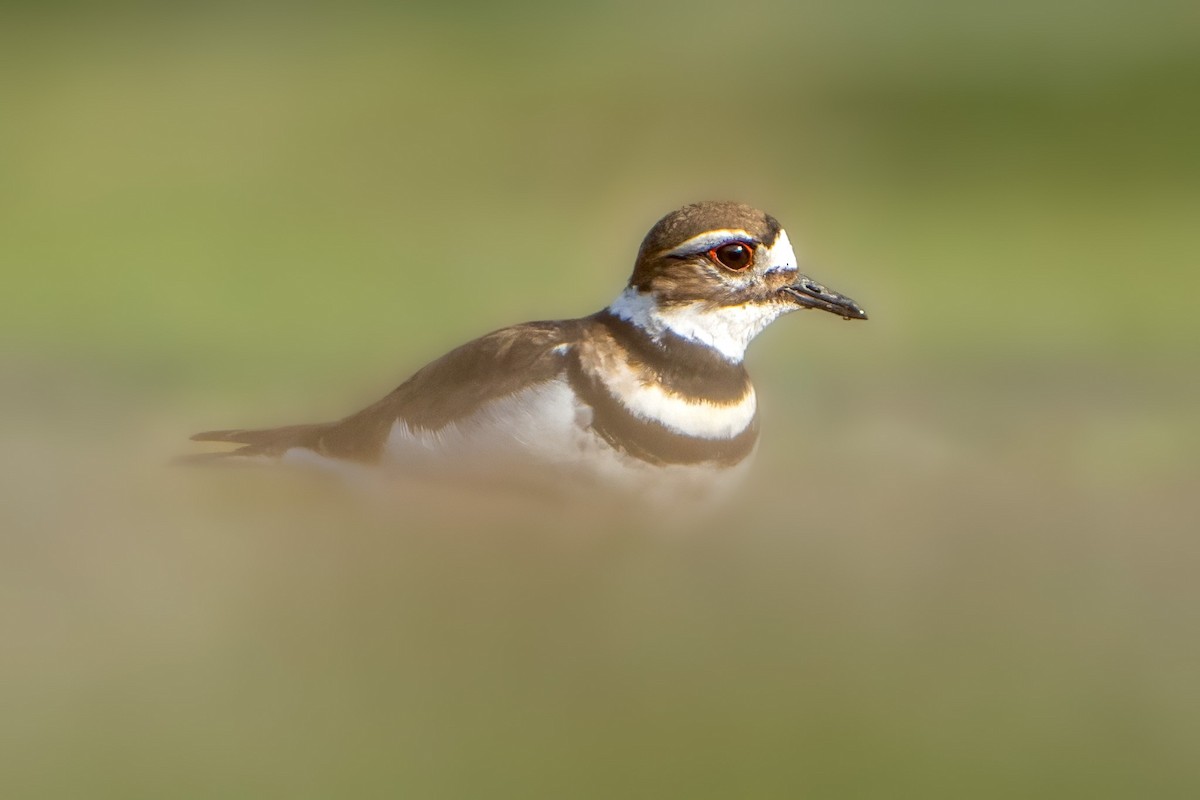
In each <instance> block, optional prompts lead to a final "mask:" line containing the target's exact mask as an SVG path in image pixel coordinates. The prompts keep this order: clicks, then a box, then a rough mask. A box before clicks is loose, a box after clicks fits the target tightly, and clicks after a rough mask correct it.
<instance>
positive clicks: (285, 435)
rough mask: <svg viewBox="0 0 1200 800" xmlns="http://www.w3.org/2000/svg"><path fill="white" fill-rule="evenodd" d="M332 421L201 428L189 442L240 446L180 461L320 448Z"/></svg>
mask: <svg viewBox="0 0 1200 800" xmlns="http://www.w3.org/2000/svg"><path fill="white" fill-rule="evenodd" d="M334 424H336V423H329V422H319V423H315V424H311V425H288V426H286V427H283V428H265V429H261V430H245V429H236V430H229V431H205V432H203V433H197V434H196V435H195V436H193V437H192V441H193V442H230V443H232V444H240V445H241V447H238V448H235V449H233V450H227V451H225V452H221V453H196V454H193V455H189V456H184V457H183V458H181V459H180V461H181V462H183V463H189V464H199V463H207V462H212V461H225V460H227V459H238V460H240V459H243V458H262V457H266V458H279V457H280V456H282V455H283V454H284V453H285V452H287V451H288V450H290V449H292V448H293V447H308V448H311V449H314V450H316V449H320V442H321V437H322V436H323V435H324V434H325V433H326V432H327V431H328V430H329V429H330V428H332V427H333V426H334Z"/></svg>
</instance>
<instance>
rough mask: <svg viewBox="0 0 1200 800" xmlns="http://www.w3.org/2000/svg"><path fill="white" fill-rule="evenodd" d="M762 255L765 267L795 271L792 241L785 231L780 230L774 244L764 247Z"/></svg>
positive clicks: (794, 254) (782, 270)
mask: <svg viewBox="0 0 1200 800" xmlns="http://www.w3.org/2000/svg"><path fill="white" fill-rule="evenodd" d="M763 256H764V258H765V263H766V266H767V269H774V270H779V271H781V272H795V271H796V269H797V266H796V253H795V251H794V250H792V241H791V239H788V235H787V231H780V232H779V238H777V239H776V240H775V244H773V245H771V246H770V247H767V248H764V252H763Z"/></svg>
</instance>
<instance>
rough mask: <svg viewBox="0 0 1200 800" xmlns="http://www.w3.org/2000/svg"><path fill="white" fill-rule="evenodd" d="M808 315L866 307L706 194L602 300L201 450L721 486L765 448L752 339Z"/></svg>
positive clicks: (452, 476)
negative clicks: (301, 419) (316, 416)
mask: <svg viewBox="0 0 1200 800" xmlns="http://www.w3.org/2000/svg"><path fill="white" fill-rule="evenodd" d="M802 309H817V310H821V311H826V312H830V313H832V314H835V315H838V316H840V317H842V318H844V319H848V320H855V319H857V320H865V319H867V314H866V312H865V311H864V310H863V309H862V308H861V307H860V306H859V305H858V304H857V303H856V302H855V301H854V300H852V299H851V298H849V297H847V296H846V295H844V294H840V293H838V292H835V291H832V290H831V289H828V288H827V287H825V286H824V285H822V284H820V283H818V282H817V281H816V280H814V279H813V278H811V277H809V276H808V275H807V274H805V271H802V270H801V269H800V265H799V264H798V263H797V257H796V254H795V252H794V250H793V247H792V244H791V241H790V240H789V238H788V234H787V232H786V231H785V230H784V228H783V227H782V226H781V225H780V223H779V222H778V221H777V220H776V219H775V218H774V217H772V216H771V215H769V214H767V213H766V212H764V211H761V210H759V209H757V208H754V207H752V206H749V205H745V204H742V203H737V202H699V203H692V204H690V205H686V206H684V207H682V208H679V209H677V210H675V211H672V212H671V213H669V214H667V215H666V216H664V217H662V218H661V219H660V220H659V221H658V222H657V223H655V225H654V226H653V227H652V228H651V229H650V231H649V233H647V234H646V236H645V239H644V240H643V241H642V244H641V246H640V248H639V249H638V252H637V257H636V259H635V262H634V267H633V272H632V274H631V275H630V277H629V280H628V282H627V283H626V285H625V287H624V289H623V290H622V291H621V292H620V294H619V295H618V296H617V297H616V299H615V300H613V302H612V303H610V304H609V305H608V306H607V307H605V308H604V309H602V310H600V311H598V312H596V313H594V314H592V315H590V316H586V317H582V318H579V319H567V320H555V321H542V322H527V323H523V324H519V325H513V326H510V327H506V328H502V329H500V330H497V331H493V332H492V333H488V334H486V335H484V336H481V337H479V338H477V339H474V340H473V341H470V342H468V343H466V344H464V345H462V346H460V347H458V348H456V349H453V350H451V351H450V352H448V353H446V354H445V355H443V356H442V357H440V358H438V359H436V360H435V361H433V362H431V363H429V364H428V365H426V366H425V367H423V368H422V369H420V370H418V371H417V372H416V373H414V374H413V375H412V376H411V377H410V378H408V379H407V380H405V381H404V382H403V383H401V384H400V385H399V386H398V387H397V388H396V389H395V390H393V391H392V392H391V393H389V394H388V395H386V396H385V397H383V398H382V399H381V400H379V401H378V402H376V403H374V404H372V405H370V406H367V407H366V408H364V409H362V410H361V411H358V412H356V413H353V414H350V415H349V416H346V417H344V418H343V419H340V420H337V421H335V422H323V423H315V424H302V425H289V426H285V427H278V428H268V429H233V430H215V431H206V432H203V433H198V434H196V435H194V436H192V439H193V440H195V441H201V442H224V443H231V444H236V445H239V447H238V448H237V449H234V450H226V451H223V452H215V453H200V454H195V459H196V460H213V459H216V460H222V461H265V462H280V463H299V464H308V465H315V466H322V467H329V468H332V469H335V470H341V469H345V470H350V471H361V470H364V469H369V470H376V469H383V470H385V471H386V472H387V473H388V474H395V475H419V476H423V477H429V476H437V477H439V478H446V479H449V480H455V481H459V480H466V481H469V480H480V481H487V480H495V481H497V482H501V483H504V482H507V481H509V480H515V481H518V482H520V483H522V484H524V483H526V479H529V480H536V481H537V482H539V484H541V485H547V486H550V485H553V486H558V487H571V486H574V487H577V488H580V489H582V490H584V491H587V490H590V489H591V488H592V487H605V488H608V489H611V490H612V491H614V492H617V493H619V494H621V495H630V496H634V495H640V496H654V497H657V498H667V499H669V500H678V499H680V498H691V497H695V498H701V497H706V496H708V495H710V494H712V493H714V492H717V491H718V490H720V489H721V487H726V486H731V485H736V481H735V480H734V479H735V478H737V477H738V476H740V475H743V474H744V473H745V471H746V469H747V468H748V466H749V464H750V462H751V460H752V458H751V457H752V456H753V454H754V452H755V450H756V447H757V443H758V438H759V420H758V401H757V396H756V394H755V391H754V386H753V384H752V383H751V382H750V377H749V375H748V374H747V371H746V367H745V363H744V359H745V354H746V348H747V346H748V345H749V344H750V342H751V341H752V340H753V339H754V338H755V337H756V336H757V335H758V334H760V333H761V332H762V331H763V330H764V329H765V328H766V327H767V326H768V325H769V324H770V323H771V322H773V321H774V320H776V319H777V318H779V317H781V316H783V315H785V314H788V313H790V312H793V311H798V310H802Z"/></svg>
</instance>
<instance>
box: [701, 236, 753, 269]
mask: <svg viewBox="0 0 1200 800" xmlns="http://www.w3.org/2000/svg"><path fill="white" fill-rule="evenodd" d="M708 257H709V258H711V259H712V260H713V261H715V262H717V263H718V264H720V265H721V266H722V267H725V268H726V269H731V270H733V271H735V272H741V271H742V270H744V269H746V268H747V267H749V266H750V265H751V264H753V263H754V249H753V248H752V247H751V246H750V245H748V244H746V243H745V242H730V243H729V244H723V245H721V246H720V247H714V248H713V249H712V250H709V251H708Z"/></svg>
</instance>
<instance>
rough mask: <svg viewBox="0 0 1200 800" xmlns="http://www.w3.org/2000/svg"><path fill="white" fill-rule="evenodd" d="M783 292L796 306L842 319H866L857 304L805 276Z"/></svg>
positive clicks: (864, 313) (797, 279) (865, 315)
mask: <svg viewBox="0 0 1200 800" xmlns="http://www.w3.org/2000/svg"><path fill="white" fill-rule="evenodd" d="M783 291H785V292H787V293H788V294H789V295H791V297H792V299H793V300H794V301H795V302H796V303H797V304H798V305H801V306H803V307H805V308H819V309H821V310H822V311H828V312H829V313H831V314H837V315H838V316H839V317H841V318H842V319H866V318H867V312H865V311H863V310H862V309H861V308H860V307H859V305H858V303H856V302H854V301H853V300H851V299H850V298H849V297H846V295H844V294H838V293H837V292H831V291H830V290H829V289H826V288H825V287H824V286H822V285H821V284H819V283H817V282H816V281H814V280H813V279H812V278H809V277H807V276H805V275H801V276H799V277H798V278H796V280H795V281H793V282H792V283H791V284H789V285H788V286H785V287H783Z"/></svg>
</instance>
